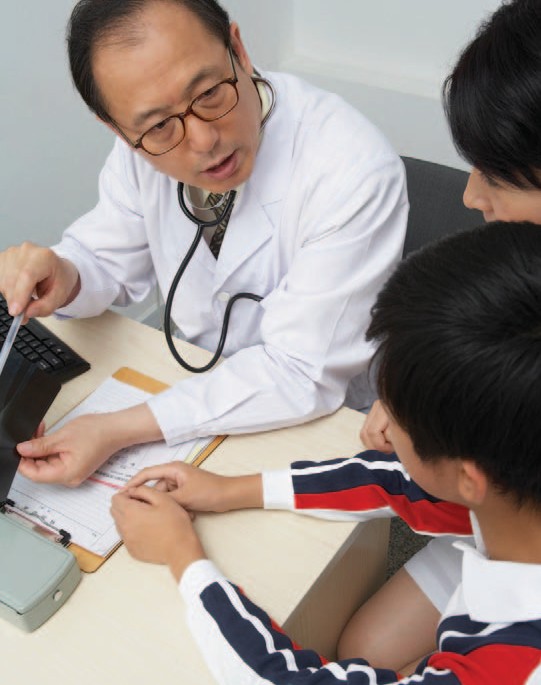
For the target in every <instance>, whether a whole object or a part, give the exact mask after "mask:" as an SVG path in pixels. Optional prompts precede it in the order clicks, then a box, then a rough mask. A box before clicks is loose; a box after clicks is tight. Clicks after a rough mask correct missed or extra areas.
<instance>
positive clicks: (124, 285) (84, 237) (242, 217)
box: [54, 74, 408, 444]
mask: <svg viewBox="0 0 541 685" xmlns="http://www.w3.org/2000/svg"><path fill="white" fill-rule="evenodd" d="M267 77H268V78H269V80H271V82H272V83H273V85H274V87H275V89H276V94H277V102H276V108H275V110H274V112H273V113H272V116H271V117H270V119H269V121H268V122H267V125H266V128H265V131H264V135H263V139H262V141H261V144H260V147H259V150H258V153H257V158H256V162H255V166H254V169H253V172H252V174H251V176H250V178H249V179H248V180H247V181H246V183H245V184H244V186H243V189H242V193H241V194H240V197H239V198H238V200H237V202H236V204H235V208H234V210H233V214H232V216H231V219H230V222H229V225H228V229H227V232H226V234H225V239H224V242H223V245H222V248H221V252H220V256H219V259H218V260H215V259H214V257H213V256H212V254H211V252H210V250H209V248H208V245H207V244H206V243H205V242H204V241H202V242H201V244H200V245H199V247H198V249H197V251H196V253H195V255H194V257H193V259H192V261H191V263H190V265H189V266H188V268H187V270H186V273H185V275H184V277H183V279H182V280H181V283H180V285H179V288H178V291H177V295H176V298H175V302H174V306H173V311H172V316H173V319H174V321H175V324H176V325H177V326H178V328H179V329H180V331H181V332H182V334H183V335H184V336H185V338H186V339H187V340H189V341H190V342H193V343H194V344H196V345H199V346H201V347H204V348H206V349H209V350H212V351H214V350H215V348H216V345H217V342H218V338H219V334H220V331H221V327H222V320H223V314H224V310H225V307H226V303H227V300H228V298H229V297H230V296H231V295H234V294H236V293H238V292H251V293H255V294H257V295H260V296H262V297H263V300H262V301H261V302H260V303H255V302H252V301H244V300H243V301H240V302H237V303H236V304H235V306H234V308H233V313H232V317H231V323H230V330H229V334H228V337H227V342H226V345H225V348H224V356H225V357H226V359H225V360H224V362H223V363H222V364H220V365H219V366H218V367H216V368H214V369H213V370H211V371H210V372H207V373H206V374H202V375H196V376H193V377H191V378H189V379H187V380H185V381H182V382H180V383H177V384H176V385H175V386H174V387H172V388H171V389H170V390H167V391H165V392H164V393H161V394H160V395H158V396H156V397H153V398H152V399H151V400H149V406H150V408H151V410H152V411H153V413H154V415H155V417H156V419H157V421H158V423H159V425H160V428H161V430H162V432H163V434H164V437H165V439H166V440H167V442H168V443H169V444H175V443H177V442H181V441H184V440H188V439H191V438H194V437H201V436H206V435H217V434H223V433H242V432H252V431H258V430H268V429H271V428H279V427H282V426H286V425H292V424H296V423H301V422H303V421H309V420H311V419H314V418H316V417H318V416H322V415H324V414H327V413H330V412H332V411H335V410H336V409H338V408H339V407H340V406H341V404H342V403H343V401H344V396H345V393H346V390H347V387H348V382H349V381H350V379H352V378H353V377H354V376H357V375H358V374H360V373H362V372H364V371H365V370H366V367H367V363H368V360H369V358H370V356H371V347H370V346H369V345H368V344H367V343H366V342H365V340H364V334H365V330H366V328H367V325H368V322H369V318H370V317H369V311H370V307H371V306H372V304H373V303H374V300H375V296H376V294H377V292H378V291H379V289H380V288H381V286H382V285H383V283H384V282H385V280H386V278H387V276H388V275H389V273H390V271H391V269H392V267H393V266H394V265H395V264H396V262H397V261H398V260H399V259H400V256H401V253H402V246H403V242H404V236H405V230H406V221H407V211H408V203H407V197H406V189H405V180H404V171H403V166H402V163H401V161H400V159H399V158H398V157H397V155H396V154H395V153H394V152H393V150H392V149H391V148H390V146H389V144H388V143H387V141H386V140H385V139H384V138H383V136H382V135H381V134H380V133H379V131H377V129H376V128H375V127H374V126H372V125H371V124H370V123H369V122H368V121H367V120H366V119H365V118H364V117H363V116H362V115H361V114H360V113H359V112H357V111H356V110H355V109H353V108H352V107H350V106H349V105H347V104H346V103H345V102H344V101H343V100H341V99H340V98H338V97H337V96H335V95H331V94H329V93H326V92H324V91H321V90H319V89H316V88H314V87H313V86H311V85H309V84H307V83H305V82H303V81H301V80H299V79H297V78H295V77H292V76H288V75H285V74H268V75H267ZM194 233H195V227H194V225H193V224H192V223H190V222H189V221H188V219H186V218H185V217H184V215H183V214H182V213H181V210H180V209H179V206H178V202H177V182H176V181H175V180H173V179H171V178H169V177H167V176H165V175H164V174H162V173H159V172H158V171H156V170H155V169H154V168H153V167H152V166H151V165H150V164H149V163H148V162H147V161H146V160H145V159H144V158H143V157H142V156H140V155H138V154H137V153H134V152H133V150H131V149H130V148H129V147H128V146H127V145H126V144H125V143H124V142H123V141H121V140H120V139H118V140H117V141H116V143H115V146H114V149H113V151H112V152H111V154H110V156H109V158H108V160H107V162H106V164H105V167H104V169H103V170H102V173H101V175H100V199H99V203H98V205H97V206H96V208H95V209H94V210H92V211H91V212H90V213H88V214H87V215H85V216H83V217H82V218H80V219H79V220H78V221H76V222H75V223H74V224H73V225H72V226H71V227H70V228H68V229H67V231H66V232H65V233H64V236H63V239H62V242H61V243H60V244H59V245H57V246H56V247H55V248H54V249H55V250H56V251H57V253H58V254H59V255H61V256H63V257H66V258H67V259H69V260H71V261H72V262H73V263H74V264H75V266H76V267H77V268H78V270H79V273H80V277H81V292H80V294H79V296H78V297H77V298H76V299H75V300H74V301H73V302H72V303H71V304H70V305H69V306H67V307H65V308H64V309H62V310H60V311H59V314H60V315H64V316H93V315H97V314H99V313H101V312H102V311H103V310H104V309H106V308H107V307H109V306H110V305H112V304H116V305H119V304H120V305H124V304H129V303H131V302H134V301H141V300H142V299H144V298H145V297H146V296H147V295H148V294H149V293H150V292H151V290H152V288H153V287H154V285H155V284H156V282H157V283H158V285H159V287H160V289H161V292H162V293H163V294H164V296H166V295H167V292H168V289H169V286H170V284H171V281H172V279H173V277H174V274H175V272H176V270H177V268H178V265H179V264H180V262H181V260H182V258H183V257H184V255H185V254H186V251H187V249H188V247H189V245H190V244H191V242H192V239H193V237H194ZM164 354H165V351H164Z"/></svg>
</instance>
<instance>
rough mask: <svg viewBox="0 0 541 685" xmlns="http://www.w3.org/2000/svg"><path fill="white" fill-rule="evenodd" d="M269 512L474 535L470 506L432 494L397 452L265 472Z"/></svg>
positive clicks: (264, 493) (301, 463)
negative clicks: (391, 521)
mask: <svg viewBox="0 0 541 685" xmlns="http://www.w3.org/2000/svg"><path fill="white" fill-rule="evenodd" d="M263 497H264V506H265V508H266V509H287V510H290V511H296V512H298V513H306V514H310V515H312V516H319V517H322V518H328V519H333V520H348V519H349V520H357V521H366V520H369V519H371V518H382V517H384V516H395V515H397V516H400V517H401V518H402V519H403V520H404V521H406V523H407V524H408V525H409V526H411V528H412V529H413V530H415V531H417V532H420V533H427V534H430V535H471V534H472V529H471V523H470V517H469V512H468V510H467V509H466V508H464V507H462V506H460V505H457V504H451V503H449V502H443V501H441V500H438V499H436V498H435V497H432V496H430V495H429V494H428V493H426V492H425V491H424V490H422V489H421V488H420V487H419V486H418V485H416V483H414V482H413V481H412V480H411V478H410V477H409V475H408V474H407V473H406V471H405V470H404V467H403V466H402V464H401V463H400V461H399V460H398V457H397V456H396V455H395V454H392V455H386V454H381V453H380V452H375V451H367V452H362V453H360V454H358V455H356V456H355V457H351V458H347V459H334V460H331V461H325V462H296V463H294V464H292V465H291V468H290V469H288V470H285V471H269V472H265V473H264V474H263Z"/></svg>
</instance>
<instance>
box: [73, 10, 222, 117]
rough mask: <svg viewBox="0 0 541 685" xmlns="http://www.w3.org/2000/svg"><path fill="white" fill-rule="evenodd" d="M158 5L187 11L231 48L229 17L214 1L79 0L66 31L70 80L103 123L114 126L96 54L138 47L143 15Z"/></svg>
mask: <svg viewBox="0 0 541 685" xmlns="http://www.w3.org/2000/svg"><path fill="white" fill-rule="evenodd" d="M156 2H163V3H170V4H173V5H179V6H181V7H184V8H185V9H187V10H188V11H190V12H192V13H193V14H194V15H195V16H197V17H198V19H199V20H200V21H201V23H202V24H203V26H205V28H206V29H207V30H208V31H209V33H210V34H211V35H213V36H216V38H218V39H219V40H220V41H222V42H223V43H224V44H225V45H228V44H229V29H230V20H229V15H228V13H227V12H226V11H225V10H224V9H223V8H222V7H221V5H220V4H219V3H218V2H216V1H215V0H79V2H78V3H77V4H76V5H75V7H74V9H73V11H72V13H71V17H70V20H69V23H68V28H67V44H68V57H69V63H70V69H71V76H72V79H73V83H74V84H75V87H76V88H77V90H78V91H79V94H80V95H81V97H82V98H83V100H84V101H85V103H86V104H87V105H88V107H89V109H90V110H91V111H92V112H94V113H95V114H97V115H98V117H100V119H102V120H103V121H106V122H112V120H111V117H110V116H109V114H108V113H107V110H106V107H105V103H104V102H103V99H102V97H101V95H100V92H99V89H98V87H97V85H96V81H95V79H94V74H93V72H92V56H93V51H94V50H95V48H96V47H97V46H98V45H100V44H103V43H107V42H108V41H112V42H114V41H115V40H118V42H119V43H126V44H130V43H135V44H136V43H137V42H138V40H140V36H141V33H142V30H141V28H140V23H139V19H140V16H141V13H142V12H143V10H144V9H145V8H146V7H148V6H149V5H151V4H153V3H156Z"/></svg>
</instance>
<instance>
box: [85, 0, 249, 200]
mask: <svg viewBox="0 0 541 685" xmlns="http://www.w3.org/2000/svg"><path fill="white" fill-rule="evenodd" d="M117 37H118V40H115V39H116V38H117ZM130 37H131V36H130ZM133 38H134V40H127V39H126V36H124V35H123V33H122V32H119V34H118V36H116V35H114V36H113V37H112V39H111V40H108V41H107V42H105V43H104V44H102V45H99V46H98V47H97V48H96V51H95V54H94V57H93V62H92V67H93V73H94V78H95V80H96V83H97V86H98V88H99V90H100V93H101V95H102V97H103V100H104V102H105V105H106V108H107V111H108V114H109V115H110V116H111V118H112V119H113V120H114V121H115V123H116V125H117V126H118V128H119V129H120V130H121V131H122V132H123V133H124V135H125V136H126V137H127V138H128V139H129V140H130V141H131V142H132V143H135V142H136V141H137V140H138V139H139V138H140V137H141V136H142V135H143V134H144V133H146V132H147V131H148V130H149V129H151V128H153V127H158V129H159V128H160V127H161V125H162V122H163V121H164V120H165V119H166V118H167V117H170V116H171V115H174V114H178V113H181V112H184V111H185V110H186V109H187V108H188V107H189V106H190V104H191V103H192V101H193V100H194V99H195V98H197V97H200V96H201V98H202V100H200V101H204V99H205V98H206V97H208V95H207V94H208V93H209V92H211V89H213V88H214V87H215V86H216V84H218V83H219V82H221V81H223V80H225V79H233V78H234V71H233V66H232V63H231V59H230V56H229V52H228V50H227V47H226V46H225V45H224V44H223V43H222V42H221V41H220V40H219V39H218V38H217V37H216V36H213V35H212V34H211V33H209V31H208V29H207V28H206V27H205V26H204V25H203V24H202V23H201V21H200V20H199V18H198V17H196V16H195V15H194V14H192V13H191V12H189V11H188V10H187V9H185V8H184V7H182V6H180V5H174V4H172V3H167V2H154V3H150V4H149V5H148V6H147V7H146V8H145V9H144V10H143V12H142V14H141V15H140V17H139V18H138V22H137V28H136V29H135V34H134V35H133ZM230 40H231V46H232V49H233V51H234V52H235V54H236V55H237V58H238V59H235V62H234V67H235V70H236V74H237V78H238V82H237V84H236V85H237V91H238V94H239V100H238V104H237V105H236V106H235V107H234V109H232V110H231V111H230V112H229V113H227V114H226V115H225V116H223V117H222V118H220V119H217V120H215V121H210V122H206V121H202V120H200V119H198V118H197V117H195V116H194V115H193V114H190V115H188V116H187V117H186V119H185V120H184V125H185V137H184V139H183V140H182V142H181V143H180V144H179V145H177V146H176V147H175V148H173V149H172V150H170V151H169V152H167V153H165V154H163V155H160V156H153V155H150V154H148V153H147V152H145V151H144V150H141V149H139V150H138V151H137V152H138V153H139V154H141V155H142V156H143V157H144V158H145V159H146V160H147V161H148V162H149V163H150V164H152V166H154V167H155V168H156V169H157V170H158V171H161V172H163V173H164V174H167V175H168V176H171V177H172V178H174V179H176V180H178V181H182V182H183V183H186V184H187V185H191V186H196V187H198V188H204V189H205V190H211V191H213V192H225V191H226V190H230V189H232V188H235V187H236V186H238V185H239V184H240V183H242V182H244V181H245V180H246V179H247V178H248V177H249V176H250V174H251V172H252V169H253V166H254V163H255V157H256V154H257V148H258V145H259V132H260V126H261V102H260V99H259V95H258V93H257V90H256V88H255V86H254V83H253V81H252V79H251V78H250V74H251V73H252V64H251V62H250V60H249V58H248V55H247V53H246V50H245V49H244V45H243V44H242V41H241V38H240V33H239V29H238V26H237V25H236V24H232V26H231V36H230ZM117 133H118V132H117Z"/></svg>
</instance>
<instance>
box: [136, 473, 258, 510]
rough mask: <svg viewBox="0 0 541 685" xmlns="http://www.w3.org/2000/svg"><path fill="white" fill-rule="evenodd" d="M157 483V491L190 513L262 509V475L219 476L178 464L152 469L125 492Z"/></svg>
mask: <svg viewBox="0 0 541 685" xmlns="http://www.w3.org/2000/svg"><path fill="white" fill-rule="evenodd" d="M149 481H156V485H155V490H158V491H160V492H167V493H168V494H169V495H170V496H171V497H172V498H173V499H174V500H175V501H176V502H177V503H178V504H180V505H182V506H183V507H184V508H185V509H188V510H189V511H191V512H199V511H201V512H204V511H207V512H210V511H212V512H224V511H231V510H234V509H260V508H261V507H262V506H263V492H262V481H261V475H260V474H255V475H250V476H235V477H227V476H218V475H216V474H214V473H209V472H208V471H204V470H203V469H199V468H196V467H195V466H190V465H189V464H184V463H182V462H179V461H176V462H171V463H169V464H162V465H160V466H150V467H148V468H146V469H143V470H142V471H140V472H139V473H138V474H137V475H135V476H134V477H133V478H132V479H131V480H130V481H128V483H127V484H126V489H127V490H128V489H130V488H133V487H138V486H140V485H143V484H145V483H148V482H149Z"/></svg>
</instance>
